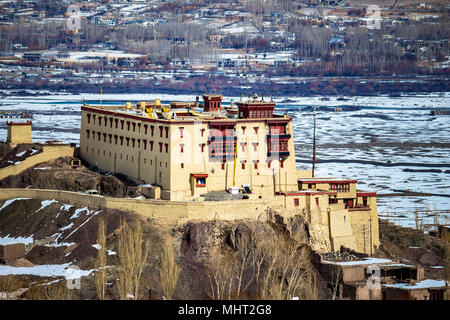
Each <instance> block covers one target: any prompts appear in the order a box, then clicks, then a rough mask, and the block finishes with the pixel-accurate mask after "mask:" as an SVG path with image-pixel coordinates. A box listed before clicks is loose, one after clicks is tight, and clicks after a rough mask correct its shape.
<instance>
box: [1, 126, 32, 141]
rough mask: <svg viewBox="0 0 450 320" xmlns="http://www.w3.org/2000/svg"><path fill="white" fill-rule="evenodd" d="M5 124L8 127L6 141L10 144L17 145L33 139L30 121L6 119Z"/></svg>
mask: <svg viewBox="0 0 450 320" xmlns="http://www.w3.org/2000/svg"><path fill="white" fill-rule="evenodd" d="M6 126H7V128H8V136H7V138H6V142H7V143H9V144H11V145H17V144H20V143H33V139H32V137H31V126H32V123H31V121H26V122H13V121H7V122H6Z"/></svg>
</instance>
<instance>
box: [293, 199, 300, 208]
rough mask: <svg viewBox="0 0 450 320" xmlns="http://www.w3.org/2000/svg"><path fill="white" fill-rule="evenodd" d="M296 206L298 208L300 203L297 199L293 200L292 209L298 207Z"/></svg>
mask: <svg viewBox="0 0 450 320" xmlns="http://www.w3.org/2000/svg"><path fill="white" fill-rule="evenodd" d="M298 206H300V201H299V199H298V198H295V199H294V207H298Z"/></svg>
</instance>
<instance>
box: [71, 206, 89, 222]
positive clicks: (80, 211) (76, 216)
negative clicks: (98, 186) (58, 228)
mask: <svg viewBox="0 0 450 320" xmlns="http://www.w3.org/2000/svg"><path fill="white" fill-rule="evenodd" d="M85 211H86V212H87V214H89V209H88V207H84V208H81V209H77V210H75V212H74V214H73V215H72V216H71V217H70V219H77V218H78V217H79V216H80V215H81V214H82V213H83V212H85Z"/></svg>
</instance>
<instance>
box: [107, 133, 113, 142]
mask: <svg viewBox="0 0 450 320" xmlns="http://www.w3.org/2000/svg"><path fill="white" fill-rule="evenodd" d="M108 137H109V143H112V134H108Z"/></svg>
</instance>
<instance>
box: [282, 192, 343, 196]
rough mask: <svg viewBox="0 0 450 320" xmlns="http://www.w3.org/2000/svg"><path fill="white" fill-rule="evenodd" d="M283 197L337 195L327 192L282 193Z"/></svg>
mask: <svg viewBox="0 0 450 320" xmlns="http://www.w3.org/2000/svg"><path fill="white" fill-rule="evenodd" d="M282 194H284V195H285V196H288V197H290V196H315V195H318V194H328V195H332V196H335V195H336V194H337V192H328V191H316V192H301V191H300V192H290V193H282Z"/></svg>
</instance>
